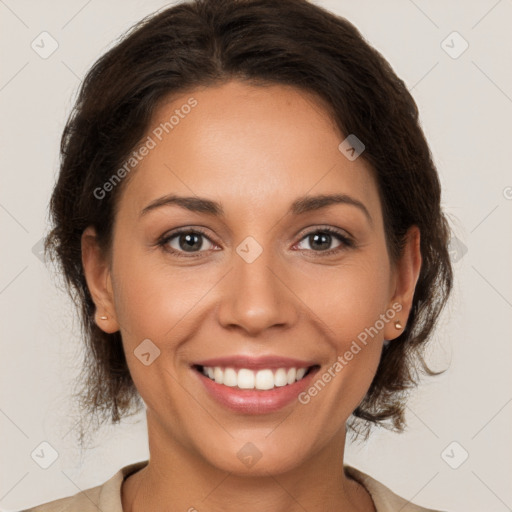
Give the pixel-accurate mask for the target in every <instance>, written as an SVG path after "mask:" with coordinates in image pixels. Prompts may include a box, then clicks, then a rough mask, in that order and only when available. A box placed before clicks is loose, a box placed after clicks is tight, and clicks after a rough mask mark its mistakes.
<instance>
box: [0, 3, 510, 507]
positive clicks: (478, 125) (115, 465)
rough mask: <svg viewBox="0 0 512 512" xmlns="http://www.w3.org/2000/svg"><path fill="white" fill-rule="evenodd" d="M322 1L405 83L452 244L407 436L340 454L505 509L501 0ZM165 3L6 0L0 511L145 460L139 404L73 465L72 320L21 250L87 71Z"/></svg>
mask: <svg viewBox="0 0 512 512" xmlns="http://www.w3.org/2000/svg"><path fill="white" fill-rule="evenodd" d="M316 3H317V4H319V5H321V6H324V7H327V8H328V9H330V10H332V11H334V12H336V13H338V14H341V15H343V16H345V17H347V18H348V19H349V20H350V21H351V22H353V23H354V24H355V25H356V26H357V27H358V28H359V29H360V30H361V32H362V33H363V35H364V36H365V37H366V38H367V39H368V41H369V42H370V43H371V44H373V45H374V46H375V47H376V48H377V49H379V50H380V51H381V52H382V53H383V55H384V56H385V57H386V58H387V59H388V60H389V62H390V63H391V65H392V66H393V68H394V69H395V71H396V72H397V74H398V75H399V76H400V77H402V78H403V79H404V80H405V82H406V84H407V85H408V87H409V89H410V90H411V92H412V94H413V96H414V98H415V99H416V101H417V103H418V106H419V108H420V112H421V119H422V125H423V127H424V130H425V132H426V135H427V137H428V139H429V142H430V146H431V149H432V153H433V156H434V160H435V162H436V164H437V166H438V170H439V173H440V176H441V180H442V185H443V205H444V208H445V210H446V212H447V214H448V215H449V217H450V220H451V223H452V228H453V230H454V233H455V235H456V237H457V238H458V240H459V241H460V242H457V244H458V245H454V246H453V248H454V250H453V255H454V259H455V260H457V261H455V263H454V267H455V275H456V283H455V289H454V293H453V297H452V300H451V301H450V304H449V307H448V309H447V310H446V311H445V314H444V315H443V317H442V319H441V322H440V326H439V328H438V330H437V334H436V338H435V340H434V341H433V343H432V352H431V353H432V360H433V361H434V362H435V364H436V365H437V367H438V368H439V367H443V366H445V365H449V366H450V369H449V371H448V372H447V373H446V374H444V375H443V376H441V377H437V378H432V379H429V380H425V381H424V384H423V386H422V387H421V388H420V390H419V391H418V392H417V393H415V394H414V396H413V397H412V398H411V400H410V402H409V404H408V415H407V416H408V422H409V428H408V431H407V432H406V433H404V434H401V435H398V434H391V433H389V432H386V431H380V432H378V431H376V432H375V433H374V435H373V437H372V438H371V439H370V440H369V441H368V442H367V443H366V444H365V445H363V446H357V445H353V446H350V445H349V446H348V447H347V455H346V463H348V464H352V465H354V466H356V467H358V468H360V469H362V470H363V471H365V472H368V473H369V474H371V475H372V476H374V477H375V478H377V479H379V480H380V481H382V482H383V483H384V484H386V485H388V486H389V487H390V488H391V489H393V490H394V492H396V493H397V494H400V495H402V496H403V497H405V498H407V499H411V500H412V501H414V502H417V503H419V504H421V505H423V506H429V507H435V508H441V509H442V510H448V511H450V512H452V511H453V512H456V511H465V512H468V511H482V510H485V511H486V512H491V511H496V512H501V511H506V510H512V489H511V486H510V481H511V476H512V471H511V468H512V457H511V444H512V442H511V440H510V426H511V419H512V404H511V401H512V386H511V381H512V376H511V372H510V363H511V360H512V359H511V354H512V343H511V341H512V340H511V331H512V329H511V318H512V315H511V313H512V270H511V268H512V267H511V265H510V262H511V261H512V239H511V236H510V235H511V232H512V231H511V227H512V226H511V224H512V222H511V219H512V173H511V169H510V162H511V158H510V157H511V147H512V143H511V135H512V133H511V132H512V130H511V126H510V119H511V114H512V99H511V97H512V70H511V65H510V63H511V62H512V44H511V42H512V41H511V39H512V37H511V29H510V27H511V22H512V0H500V1H496V0H479V1H476V0H473V1H449V2H447V1H441V0H436V1H429V2H427V1H423V0H415V1H412V0H392V1H386V2H380V1H377V0H365V1H358V2H354V1H352V0H350V1H348V0H347V1H345V0H323V1H317V2H316ZM164 5H166V4H164V3H163V2H161V1H157V0H152V1H144V2H142V1H140V0H139V1H135V0H129V1H127V0H123V1H121V0H110V1H104V2H100V1H98V0H90V1H86V0H73V1H69V0H68V1H64V0H59V1H57V0H53V1H46V2H36V1H23V0H0V41H1V48H0V51H1V62H2V66H1V70H0V109H1V119H2V123H1V133H0V148H1V178H2V182H1V188H0V221H1V244H2V246H1V248H2V250H1V271H0V311H1V315H2V323H1V336H2V338H1V343H2V357H1V359H0V378H1V395H0V429H1V432H2V435H1V445H0V460H1V461H2V464H1V469H0V506H1V509H2V510H19V509H21V508H25V507H28V506H30V505H35V504H39V503H42V502H46V501H50V500H53V499H57V498H60V497H63V496H66V495H71V494H75V493H76V492H79V490H81V489H87V488H89V487H92V486H95V485H99V484H101V483H103V482H104V481H106V480H107V479H108V478H110V477H111V476H112V475H113V474H114V473H115V472H116V471H117V470H118V469H119V468H120V467H121V466H123V465H126V464H129V463H131V462H135V461H138V460H142V459H145V458H147V457H148V447H147V438H146V436H147V434H146V426H145V417H144V414H140V415H139V416H138V417H135V418H133V419H131V420H129V421H126V422H124V423H123V424H122V425H121V426H119V427H116V428H110V429H103V430H102V431H101V432H100V434H99V435H98V437H97V439H96V447H95V448H94V449H92V450H90V451H88V452H86V453H85V454H84V457H83V458H80V452H79V450H78V448H77V446H76V443H75V441H74V438H73V434H72V433H69V432H70V429H71V427H72V426H73V424H72V421H73V418H72V417H70V415H69V410H70V407H71V403H70V391H71V389H72V384H73V378H74V376H75V375H76V374H77V371H78V364H79V361H80V337H79V325H78V322H77V321H76V320H75V319H74V316H73V315H74V313H73V309H72V306H71V304H70V301H69V300H68V298H67V296H66V295H65V294H64V293H63V292H62V291H59V290H58V289H57V288H56V286H55V283H54V281H53V280H52V277H51V275H50V274H49V272H48V270H47V268H46V267H45V266H44V264H43V263H42V262H41V261H40V260H39V259H38V258H37V257H36V255H35V254H34V252H33V247H34V246H36V252H37V244H38V242H39V241H40V239H41V237H42V236H43V234H44V233H45V232H46V229H47V226H46V212H47V204H48V200H49V197H50V192H51V188H52V185H53V183H54V179H55V174H56V172H57V169H58V161H59V156H58V149H59V138H60V135H61V132H62V128H63V126H64V122H65V119H66V117H67V115H68V113H69V111H70V108H71V105H72V102H73V99H74V97H75V93H76V91H77V88H78V86H79V84H80V81H81V78H82V77H83V76H84V74H85V72H86V71H87V70H88V69H89V68H90V66H91V65H92V64H93V63H94V61H95V60H96V59H97V58H98V57H99V56H100V55H101V54H103V53H104V52H105V51H106V50H107V49H108V48H110V47H111V46H112V44H113V41H114V40H115V39H116V38H117V37H118V36H119V35H120V34H121V33H122V32H123V31H124V30H126V29H127V28H129V27H130V26H131V25H132V24H133V23H134V22H136V21H137V20H139V19H141V18H142V17H144V16H146V15H147V14H149V13H151V12H152V11H154V10H156V9H160V8H162V7H163V6H164ZM43 31H47V32H49V33H50V34H51V36H52V37H53V38H54V39H55V40H56V41H57V42H58V45H59V46H58V49H57V50H56V51H55V52H54V53H53V54H52V55H51V56H50V57H48V58H47V59H43V58H41V57H40V56H39V55H38V54H37V53H36V52H35V51H34V50H33V49H32V48H31V43H32V41H33V40H34V39H36V38H38V36H39V34H40V33H41V32H43ZM453 31H457V32H459V33H460V34H461V36H462V37H463V38H464V39H465V40H466V41H467V42H468V43H469V47H468V49H467V50H466V51H465V52H464V53H462V55H460V56H459V57H458V58H456V59H454V58H452V57H451V56H449V55H448V53H447V52H446V51H445V49H443V47H442V45H441V43H442V41H443V40H445V39H446V38H447V36H448V35H449V34H451V33H452V32H453ZM37 41H38V39H36V42H37ZM460 44H461V42H460V41H457V39H453V37H451V38H449V39H448V40H447V42H446V43H444V46H445V48H446V45H448V46H451V47H452V48H451V49H449V48H446V49H448V50H449V51H451V52H452V53H453V52H456V51H457V50H459V49H460V48H461V46H460ZM127 72H129V70H127ZM461 244H463V245H461ZM461 248H462V249H461ZM466 249H467V252H465V251H466ZM43 441H46V442H48V443H50V444H51V446H53V447H54V448H55V450H57V452H58V458H57V460H56V461H55V462H54V463H53V464H52V465H51V466H50V467H49V468H48V469H46V470H45V469H42V468H41V467H39V465H38V464H36V462H34V460H33V459H32V458H31V453H32V452H33V451H34V449H36V448H37V447H38V446H39V445H40V443H41V442H43ZM453 441H456V442H457V443H459V444H458V445H456V446H455V448H454V449H453V451H452V449H449V450H448V451H447V452H444V453H445V456H444V459H443V457H442V456H441V454H442V453H443V451H444V450H445V448H446V447H447V446H448V445H450V443H452V442H453ZM463 450H465V451H467V452H468V453H469V458H468V459H467V460H466V461H465V462H464V463H463V464H462V465H461V466H460V467H459V468H458V469H452V468H451V467H450V466H449V465H448V464H447V462H446V460H448V461H450V462H451V464H452V465H454V464H455V463H456V462H458V461H460V460H461V457H462V455H463V453H464V452H463Z"/></svg>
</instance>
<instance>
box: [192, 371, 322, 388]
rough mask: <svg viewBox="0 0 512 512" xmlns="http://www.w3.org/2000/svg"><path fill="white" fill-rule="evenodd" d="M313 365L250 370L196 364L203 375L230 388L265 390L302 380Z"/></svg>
mask: <svg viewBox="0 0 512 512" xmlns="http://www.w3.org/2000/svg"><path fill="white" fill-rule="evenodd" d="M312 368H313V367H309V368H294V367H292V368H278V369H270V368H264V369H261V370H257V371H255V370H250V369H248V368H240V369H239V370H235V369H234V368H222V367H220V366H198V367H197V369H198V371H200V372H202V374H203V375H205V376H206V377H208V378H210V379H211V380H213V381H215V382H216V383H217V384H222V385H224V386H228V387H231V388H235V387H236V388H238V389H257V390H260V391H266V390H270V389H274V388H277V387H284V386H289V385H291V384H293V383H295V382H298V381H300V380H302V379H303V378H304V377H305V376H306V375H307V374H308V372H309V371H311V369H312Z"/></svg>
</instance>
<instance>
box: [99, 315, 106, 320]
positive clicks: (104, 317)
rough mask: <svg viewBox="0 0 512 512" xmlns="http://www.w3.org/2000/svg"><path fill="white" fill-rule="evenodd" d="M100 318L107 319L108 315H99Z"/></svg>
mask: <svg viewBox="0 0 512 512" xmlns="http://www.w3.org/2000/svg"><path fill="white" fill-rule="evenodd" d="M100 320H108V316H105V315H103V316H100Z"/></svg>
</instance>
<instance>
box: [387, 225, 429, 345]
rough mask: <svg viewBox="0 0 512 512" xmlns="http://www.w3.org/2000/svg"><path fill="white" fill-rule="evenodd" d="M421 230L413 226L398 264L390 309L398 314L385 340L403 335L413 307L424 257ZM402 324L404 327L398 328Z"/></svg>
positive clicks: (389, 327) (389, 324)
mask: <svg viewBox="0 0 512 512" xmlns="http://www.w3.org/2000/svg"><path fill="white" fill-rule="evenodd" d="M420 237H421V234H420V230H419V228H418V226H411V227H410V228H409V230H408V231H407V234H406V242H405V245H404V247H403V249H402V254H401V256H400V258H399V260H398V261H397V262H396V265H395V270H394V278H393V283H394V284H393V287H394V293H393V296H392V298H391V300H390V302H389V304H388V308H389V309H390V310H393V311H395V312H396V314H395V316H394V317H393V319H392V321H390V322H388V323H386V327H385V329H384V339H386V340H393V339H395V338H398V336H400V334H402V333H403V331H404V329H405V327H406V324H407V319H408V318H409V313H410V311H411V307H412V300H413V297H414V290H415V289H416V283H417V282H418V278H419V275H420V270H421V264H422V257H421V249H420ZM397 321H398V322H400V324H401V325H402V327H398V328H397V327H396V325H395V323H396V322H397Z"/></svg>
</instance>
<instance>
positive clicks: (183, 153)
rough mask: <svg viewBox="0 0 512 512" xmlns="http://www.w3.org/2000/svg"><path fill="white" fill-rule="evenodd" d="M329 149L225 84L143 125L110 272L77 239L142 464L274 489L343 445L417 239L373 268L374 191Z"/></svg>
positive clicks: (323, 135) (286, 117)
mask: <svg viewBox="0 0 512 512" xmlns="http://www.w3.org/2000/svg"><path fill="white" fill-rule="evenodd" d="M191 98H192V99H191ZM187 104H188V105H194V106H193V107H191V108H185V107H183V106H184V105H187ZM176 110H178V111H179V112H176ZM173 115H174V116H175V117H174V118H173V119H172V120H171V121H169V120H170V119H171V116H173ZM178 118H179V120H178V121H177V122H176V120H177V119H178ZM166 122H167V123H169V122H170V123H171V125H172V128H170V126H171V125H170V124H168V125H165V123H166ZM162 126H166V127H167V131H168V133H166V130H165V129H163V128H162ZM157 134H158V135H157ZM147 137H149V139H148V138H147ZM344 138H345V137H344V136H342V135H341V134H340V133H339V131H338V130H337V128H336V127H335V125H334V124H333V122H332V121H331V120H330V118H329V117H328V115H327V113H326V111H325V110H324V109H323V108H322V106H321V104H320V103H318V101H317V100H316V99H315V98H314V97H313V96H310V95H308V94H306V93H304V92H301V91H298V90H296V89H294V88H290V87H286V86H277V85H276V86H266V87H257V86H249V85H246V84H242V83H240V82H235V81H234V82H229V83H226V84H224V85H222V86H218V87H209V88H204V89H201V90H194V91H192V92H190V93H185V94H183V95H181V96H180V97H178V98H174V100H173V101H172V102H169V103H165V104H162V105H161V106H160V108H159V109H158V111H157V112H156V115H155V117H154V119H153V120H152V122H151V125H150V129H149V130H148V133H147V134H146V137H145V139H144V141H146V144H147V147H148V148H149V147H150V146H152V147H150V149H149V150H148V151H147V152H146V153H147V154H146V155H145V156H144V157H143V158H141V159H140V161H139V163H138V164H137V166H136V168H135V169H134V170H133V171H132V174H131V175H130V177H129V180H128V181H127V183H126V184H125V185H126V186H125V188H124V189H123V192H122V194H121V196H120V200H119V204H118V211H117V214H116V219H115V225H114V236H113V245H112V253H111V259H109V260H108V261H107V259H105V258H102V256H101V254H100V253H99V252H98V250H97V248H95V245H94V238H93V235H94V231H93V230H92V229H88V230H87V231H86V233H85V234H84V237H83V261H84V267H85V269H86V275H87V282H88V285H89V288H90V290H91V293H92V295H93V297H94V300H95V302H96V305H97V307H98V315H102V314H105V312H108V313H107V314H108V316H109V320H108V321H106V322H104V321H99V324H100V325H101V327H102V328H103V329H104V330H105V331H107V332H115V331H116V330H120V332H121V335H122V339H123V345H124V350H125V353H126V358H127V362H128V366H129V369H130V372H131V375H132V378H133V380H134V382H135V385H136V387H137V389H138V391H139V393H140V395H141V396H142V398H143V400H144V402H145V404H146V407H147V417H148V429H149V435H150V449H151V450H152V457H153V448H154V449H155V450H154V451H156V450H163V451H165V450H166V447H178V449H179V450H181V451H182V452H183V453H187V454H188V456H189V457H190V458H193V459H194V460H196V461H199V462H200V463H201V464H208V465H211V466H213V467H216V468H221V469H222V470H225V471H230V472H232V473H233V472H236V473H241V474H243V473H249V472H250V473H251V474H256V473H258V472H261V474H263V473H266V472H274V473H280V472H284V471H287V470H290V469H291V468H294V467H298V466H300V465H301V464H302V463H304V461H306V460H308V459H311V458H312V457H315V456H316V455H317V454H320V453H323V452H326V451H328V450H329V449H330V448H332V446H333V443H334V444H336V443H340V442H341V441H343V440H344V435H345V422H346V421H347V419H348V418H349V416H350V414H351V413H352V412H353V410H354V409H355V408H356V407H357V405H358V404H359V403H360V401H361V400H362V399H363V397H364V396H365V394H366V391H367V389H368V387H369V385H370V383H371V381H372V378H373V376H374V374H375V372H376V369H377V366H378V362H379V357H380V355H381V351H382V346H383V340H384V339H388V340H391V339H393V338H395V337H397V336H398V335H399V334H400V333H401V332H402V331H401V330H397V329H396V327H395V325H394V323H395V321H396V320H400V321H401V323H402V324H404V325H405V323H406V320H407V315H408V312H409V309H410V305H411V300H412V294H413V290H414V286H415V283H416V279H417V275H418V272H419V266H420V261H419V253H418V251H419V249H418V241H419V240H418V238H417V237H412V238H411V241H410V243H408V245H407V247H406V250H405V251H404V254H405V256H404V257H403V258H402V260H401V261H400V262H398V263H397V264H396V265H393V264H392V262H391V261H390V258H389V254H388V251H387V248H386V240H385V236H384V225H383V218H382V212H381V204H380V201H379V194H378V189H377V186H376V183H375V181H374V178H373V176H372V174H371V170H370V168H369V166H368V164H366V163H365V161H364V160H363V159H362V158H357V159H355V160H353V161H351V160H349V159H348V158H346V156H345V155H344V154H342V152H341V151H340V150H339V149H338V146H339V145H340V143H341V142H342V141H343V139H344ZM150 139H151V141H152V142H151V141H150ZM160 139H161V140H160ZM144 141H143V142H144ZM143 152H144V151H141V152H139V154H140V153H143ZM317 197H319V199H317V200H315V199H313V198H317ZM184 198H188V199H184ZM329 198H330V199H329ZM205 374H209V375H210V377H209V376H208V375H205ZM297 379H298V380H297ZM340 440H341V441H340ZM258 459H259V460H258ZM253 461H257V463H256V464H254V462H253ZM253 464H254V468H253V467H252V465H253Z"/></svg>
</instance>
